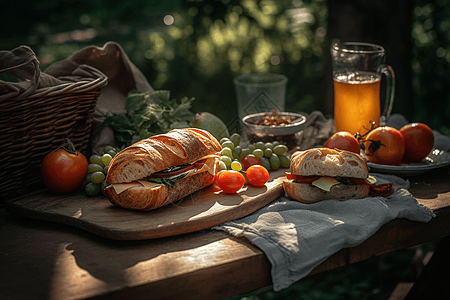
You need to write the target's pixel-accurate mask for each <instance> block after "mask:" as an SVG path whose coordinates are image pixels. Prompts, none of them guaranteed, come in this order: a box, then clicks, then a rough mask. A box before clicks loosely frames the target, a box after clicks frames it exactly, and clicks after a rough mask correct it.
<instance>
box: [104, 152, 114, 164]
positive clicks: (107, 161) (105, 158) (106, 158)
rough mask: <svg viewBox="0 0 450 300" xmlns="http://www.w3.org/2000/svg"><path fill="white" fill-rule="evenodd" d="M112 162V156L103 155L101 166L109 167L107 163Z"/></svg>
mask: <svg viewBox="0 0 450 300" xmlns="http://www.w3.org/2000/svg"><path fill="white" fill-rule="evenodd" d="M111 161H112V156H111V155H109V154H108V153H106V154H103V156H102V162H103V166H105V167H106V166H107V165H109V163H110V162H111Z"/></svg>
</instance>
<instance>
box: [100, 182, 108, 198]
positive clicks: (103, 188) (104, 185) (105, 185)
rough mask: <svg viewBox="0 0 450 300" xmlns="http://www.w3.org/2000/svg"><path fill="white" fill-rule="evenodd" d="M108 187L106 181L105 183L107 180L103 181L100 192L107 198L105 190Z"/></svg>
mask: <svg viewBox="0 0 450 300" xmlns="http://www.w3.org/2000/svg"><path fill="white" fill-rule="evenodd" d="M107 186H108V185H107V184H106V181H105V180H103V181H102V183H100V190H101V191H102V194H103V195H105V196H106V193H105V188H106V187H107Z"/></svg>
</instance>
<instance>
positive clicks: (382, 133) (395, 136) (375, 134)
mask: <svg viewBox="0 0 450 300" xmlns="http://www.w3.org/2000/svg"><path fill="white" fill-rule="evenodd" d="M363 143H364V146H365V148H366V150H365V152H366V154H367V157H368V159H369V161H370V162H372V163H375V164H382V165H399V164H400V163H401V161H402V158H403V154H404V153H405V141H404V140H403V136H402V134H401V133H400V131H398V130H397V129H395V128H393V127H389V126H381V127H377V128H375V129H374V130H372V131H370V132H369V134H368V135H367V136H366V137H365V139H364V140H363Z"/></svg>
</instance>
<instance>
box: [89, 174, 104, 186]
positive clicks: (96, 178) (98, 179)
mask: <svg viewBox="0 0 450 300" xmlns="http://www.w3.org/2000/svg"><path fill="white" fill-rule="evenodd" d="M103 180H105V174H103V172H94V173H92V176H91V181H92V182H93V183H96V184H99V183H101V182H102V181H103Z"/></svg>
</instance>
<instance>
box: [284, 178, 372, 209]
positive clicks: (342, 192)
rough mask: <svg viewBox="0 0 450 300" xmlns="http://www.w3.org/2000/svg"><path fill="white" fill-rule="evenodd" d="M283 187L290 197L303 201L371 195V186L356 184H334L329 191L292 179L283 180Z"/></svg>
mask: <svg viewBox="0 0 450 300" xmlns="http://www.w3.org/2000/svg"><path fill="white" fill-rule="evenodd" d="M283 188H284V191H285V192H286V194H287V195H288V196H289V198H291V199H294V200H297V201H300V202H302V203H306V204H309V203H314V202H318V201H322V200H330V199H334V200H339V201H344V200H348V199H362V198H365V197H367V195H369V191H370V186H369V185H361V184H355V185H351V186H333V187H332V188H331V189H330V191H329V192H328V193H325V192H324V191H322V190H321V189H319V188H316V187H312V186H310V185H309V184H305V183H296V182H293V181H291V180H284V181H283Z"/></svg>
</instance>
